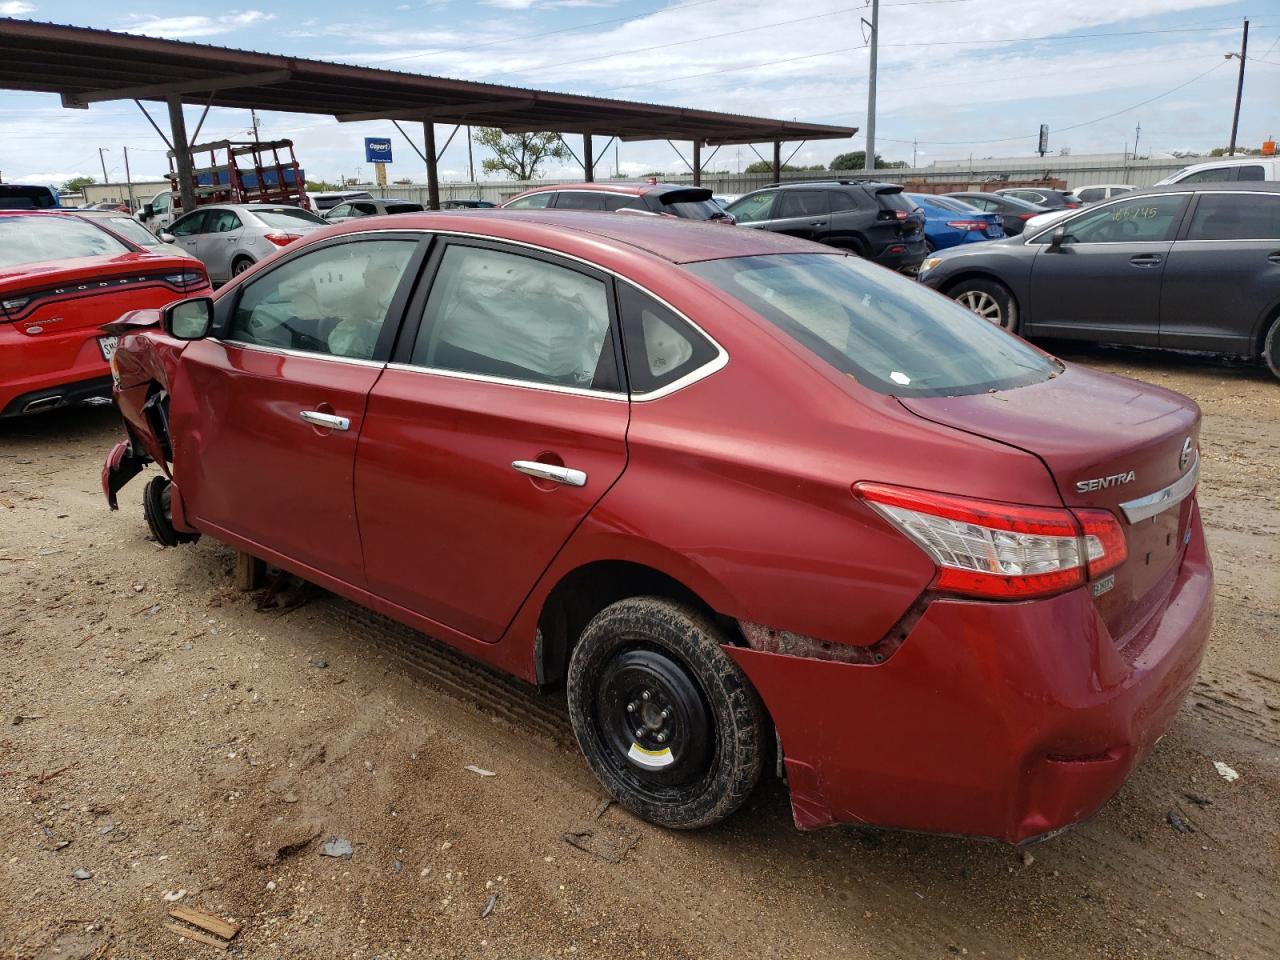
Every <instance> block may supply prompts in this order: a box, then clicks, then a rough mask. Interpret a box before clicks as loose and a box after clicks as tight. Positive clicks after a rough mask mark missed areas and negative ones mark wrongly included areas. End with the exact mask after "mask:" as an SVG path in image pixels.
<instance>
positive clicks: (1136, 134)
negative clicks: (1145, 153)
mask: <svg viewBox="0 0 1280 960" xmlns="http://www.w3.org/2000/svg"><path fill="white" fill-rule="evenodd" d="M1141 136H1142V123H1141V122H1139V123H1138V126H1137V128H1136V129H1135V130H1134V131H1133V159H1135V160H1137V159H1138V138H1139V137H1141Z"/></svg>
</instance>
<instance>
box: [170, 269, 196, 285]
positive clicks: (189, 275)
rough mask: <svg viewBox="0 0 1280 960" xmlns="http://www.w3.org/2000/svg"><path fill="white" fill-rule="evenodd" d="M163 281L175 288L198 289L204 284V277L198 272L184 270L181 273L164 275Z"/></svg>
mask: <svg viewBox="0 0 1280 960" xmlns="http://www.w3.org/2000/svg"><path fill="white" fill-rule="evenodd" d="M165 280H167V281H168V282H169V283H172V284H173V285H174V286H175V287H199V286H203V285H204V283H205V276H204V274H203V273H200V272H199V271H198V270H184V271H182V272H181V273H169V274H165Z"/></svg>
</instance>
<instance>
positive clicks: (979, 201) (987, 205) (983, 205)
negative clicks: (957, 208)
mask: <svg viewBox="0 0 1280 960" xmlns="http://www.w3.org/2000/svg"><path fill="white" fill-rule="evenodd" d="M952 199H955V200H959V201H960V202H961V203H967V204H968V205H969V206H971V207H976V208H977V209H979V210H988V211H990V210H995V209H997V208H996V204H995V201H993V200H988V199H987V198H986V197H953V198H952Z"/></svg>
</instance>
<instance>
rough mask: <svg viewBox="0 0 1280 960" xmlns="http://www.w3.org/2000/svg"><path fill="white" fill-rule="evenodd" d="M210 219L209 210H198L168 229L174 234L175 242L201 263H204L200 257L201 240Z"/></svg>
mask: <svg viewBox="0 0 1280 960" xmlns="http://www.w3.org/2000/svg"><path fill="white" fill-rule="evenodd" d="M208 219H209V212H208V211H207V210H197V211H195V212H194V213H188V214H187V215H186V216H185V217H182V218H180V219H179V220H178V221H177V222H175V223H174V225H173V226H172V227H170V228H168V229H169V233H171V234H173V242H174V243H176V244H177V245H178V246H180V247H181V248H182V249H183V250H185V251H186V252H187V253H189V254H191V256H193V257H195V258H196V259H197V260H200V262H201V263H203V262H204V261H203V260H202V259H201V257H200V239H201V236H202V234H203V233H204V224H205V221H206V220H208Z"/></svg>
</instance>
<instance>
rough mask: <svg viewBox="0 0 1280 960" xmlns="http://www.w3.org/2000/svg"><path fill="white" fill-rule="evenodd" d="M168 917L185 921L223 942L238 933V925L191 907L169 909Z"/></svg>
mask: <svg viewBox="0 0 1280 960" xmlns="http://www.w3.org/2000/svg"><path fill="white" fill-rule="evenodd" d="M169 916H171V917H174V918H175V919H178V920H185V921H186V922H187V923H190V924H192V925H193V926H197V927H199V928H200V929H202V930H208V931H209V932H210V933H215V934H217V935H218V936H220V937H222V938H223V939H224V940H230V939H231V938H232V937H234V936H235V935H236V934H237V933H239V932H240V924H238V923H232V922H231V921H230V920H223V919H222V918H221V917H217V916H214V915H213V914H212V913H205V912H204V911H203V910H193V909H192V908H191V907H170V908H169Z"/></svg>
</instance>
